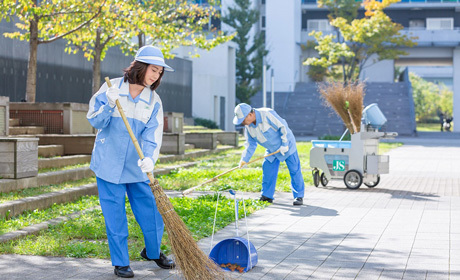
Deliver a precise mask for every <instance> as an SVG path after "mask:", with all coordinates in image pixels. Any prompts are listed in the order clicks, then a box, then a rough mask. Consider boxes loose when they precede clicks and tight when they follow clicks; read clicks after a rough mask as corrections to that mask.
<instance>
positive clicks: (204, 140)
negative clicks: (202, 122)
mask: <svg viewBox="0 0 460 280" xmlns="http://www.w3.org/2000/svg"><path fill="white" fill-rule="evenodd" d="M185 143H187V144H193V145H195V148H202V149H211V150H214V149H216V148H217V133H213V132H209V133H208V132H196V133H195V132H191V133H186V134H185Z"/></svg>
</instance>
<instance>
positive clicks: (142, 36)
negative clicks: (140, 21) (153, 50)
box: [137, 32, 145, 49]
mask: <svg viewBox="0 0 460 280" xmlns="http://www.w3.org/2000/svg"><path fill="white" fill-rule="evenodd" d="M144 38H145V36H144V33H142V32H140V33H139V34H137V40H138V42H139V49H140V48H142V47H143V46H144V45H145V42H144Z"/></svg>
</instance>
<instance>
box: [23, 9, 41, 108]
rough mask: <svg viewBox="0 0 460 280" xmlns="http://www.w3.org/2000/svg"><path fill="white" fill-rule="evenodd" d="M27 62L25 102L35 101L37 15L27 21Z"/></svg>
mask: <svg viewBox="0 0 460 280" xmlns="http://www.w3.org/2000/svg"><path fill="white" fill-rule="evenodd" d="M29 24H30V26H29V32H30V39H29V64H28V66H27V82H26V96H25V100H26V101H27V102H33V103H34V102H35V95H36V90H37V50H38V43H39V42H38V21H37V16H35V17H34V19H33V20H31V21H30V22H29Z"/></svg>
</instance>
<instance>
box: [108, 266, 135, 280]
mask: <svg viewBox="0 0 460 280" xmlns="http://www.w3.org/2000/svg"><path fill="white" fill-rule="evenodd" d="M113 272H114V273H115V275H116V276H118V277H121V278H133V277H134V272H133V270H132V269H131V267H129V265H128V266H115V270H114V271H113Z"/></svg>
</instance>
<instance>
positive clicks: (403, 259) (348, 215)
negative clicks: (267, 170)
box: [0, 134, 460, 280]
mask: <svg viewBox="0 0 460 280" xmlns="http://www.w3.org/2000/svg"><path fill="white" fill-rule="evenodd" d="M441 136H443V135H442V134H439V135H433V136H430V135H421V136H420V137H417V138H398V141H404V142H405V143H406V145H404V146H402V147H400V148H397V149H394V150H392V151H390V152H389V155H390V174H388V175H382V176H381V182H380V184H379V185H378V186H377V187H376V188H374V189H368V188H366V187H362V188H360V189H358V190H354V191H353V190H348V189H346V188H345V186H344V184H343V182H341V181H332V182H330V185H328V187H326V188H321V187H320V188H314V187H309V188H307V192H306V197H305V204H306V205H304V206H302V207H293V206H292V205H291V203H292V199H291V196H290V194H286V193H276V195H275V198H276V199H275V203H274V204H273V205H272V206H270V207H267V208H266V209H264V210H261V211H258V212H257V213H255V214H253V215H252V216H250V217H249V218H248V219H247V222H248V225H249V230H250V236H249V239H250V241H251V242H252V243H253V244H254V245H255V246H256V248H257V253H258V257H259V262H258V264H257V265H256V266H255V267H254V268H253V269H252V270H251V271H249V272H248V273H246V274H239V273H232V274H231V275H232V277H234V278H240V279H365V280H371V279H381V280H383V279H436V280H437V279H460V137H457V136H456V135H453V136H449V137H450V138H449V139H442V137H441ZM253 196H254V195H253ZM241 231H245V228H244V222H243V223H242V224H240V232H241ZM234 236H235V233H234V225H229V226H228V227H227V228H225V229H224V230H222V231H220V232H219V233H217V234H216V235H215V236H214V240H215V241H220V240H223V239H225V238H232V237H234ZM214 243H215V242H214ZM200 246H202V248H203V250H205V251H206V252H208V251H209V248H210V238H207V239H204V240H202V241H201V242H200ZM131 267H132V268H133V270H134V271H135V274H136V277H135V278H136V279H180V276H179V275H177V274H176V273H175V272H170V271H165V270H161V269H159V268H158V267H156V265H155V264H152V263H150V262H133V263H132V264H131ZM0 271H1V273H0V279H92V280H95V279H116V277H115V276H114V275H113V270H112V268H111V266H110V262H109V261H107V260H97V259H71V258H48V257H37V256H17V255H1V256H0Z"/></svg>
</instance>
